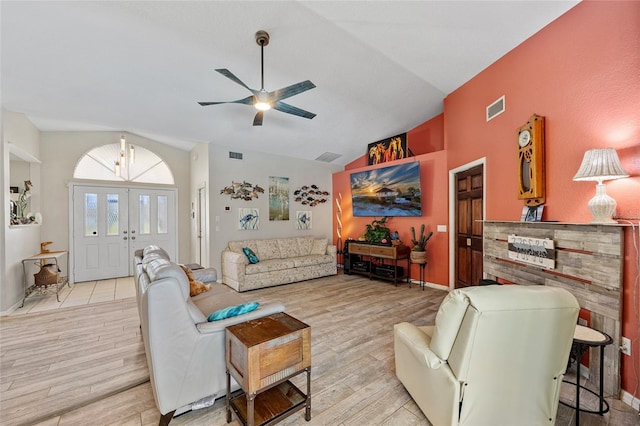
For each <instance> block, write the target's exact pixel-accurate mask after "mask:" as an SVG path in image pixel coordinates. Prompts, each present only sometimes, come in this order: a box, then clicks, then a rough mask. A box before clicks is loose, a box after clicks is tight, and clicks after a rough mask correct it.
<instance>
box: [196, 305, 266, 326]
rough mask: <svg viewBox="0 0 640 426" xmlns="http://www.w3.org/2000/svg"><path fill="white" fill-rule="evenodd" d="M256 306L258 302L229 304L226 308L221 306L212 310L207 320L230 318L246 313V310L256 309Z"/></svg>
mask: <svg viewBox="0 0 640 426" xmlns="http://www.w3.org/2000/svg"><path fill="white" fill-rule="evenodd" d="M258 306H260V304H259V303H258V302H251V303H243V304H242V305H237V306H229V307H227V308H223V309H220V310H217V311H215V312H213V313H212V314H211V315H209V318H207V321H209V322H211V321H220V320H223V319H225V318H231V317H235V316H238V315H242V314H246V313H248V312H251V311H255V310H256V309H258Z"/></svg>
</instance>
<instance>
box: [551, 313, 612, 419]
mask: <svg viewBox="0 0 640 426" xmlns="http://www.w3.org/2000/svg"><path fill="white" fill-rule="evenodd" d="M612 342H613V339H612V338H611V336H609V335H608V334H606V333H602V332H600V331H598V330H594V329H593V328H589V327H584V326H582V325H576V330H575V332H574V333H573V344H574V348H575V352H576V364H577V366H576V382H575V385H576V405H575V406H573V405H570V404H568V403H566V402H563V401H560V403H562V404H563V405H566V406H567V407H571V408H575V409H576V426H578V425H579V424H580V411H584V412H585V413H592V414H599V415H603V414H604V413H607V412H608V411H609V403H608V402H607V401H605V399H604V395H603V389H602V385H603V380H604V347H605V346H607V345H610V344H611V343H612ZM598 346H599V347H600V381H599V383H598V387H599V391H598V393H595V392H594V391H592V390H591V389H587V388H586V387H584V386H582V385H580V360H581V359H582V356H583V355H584V353H585V352H586V351H587V349H589V347H598ZM564 382H565V383H570V384H574V383H572V382H569V381H567V380H564ZM580 388H582V389H584V390H586V391H587V392H590V393H592V394H593V395H595V396H597V397H598V400H599V401H598V410H588V409H586V408H581V407H580Z"/></svg>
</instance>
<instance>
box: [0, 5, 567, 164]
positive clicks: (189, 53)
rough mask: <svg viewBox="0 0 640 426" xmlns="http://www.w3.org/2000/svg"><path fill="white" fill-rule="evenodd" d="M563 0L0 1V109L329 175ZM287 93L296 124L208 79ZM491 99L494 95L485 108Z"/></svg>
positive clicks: (410, 124)
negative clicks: (290, 162)
mask: <svg viewBox="0 0 640 426" xmlns="http://www.w3.org/2000/svg"><path fill="white" fill-rule="evenodd" d="M576 3H577V2H576V1H409V2H403V1H316V2H311V1H277V2H272V1H257V2H247V1H146V2H142V1H140V2H138V1H102V2H101V1H69V2H61V1H43V2H34V1H15V2H14V1H5V0H3V1H2V2H0V13H1V19H2V27H1V37H2V38H1V42H2V52H1V54H2V57H1V61H2V62H1V67H2V75H1V77H2V81H1V84H2V86H1V89H2V91H1V98H2V106H3V107H4V108H6V109H9V110H12V111H17V112H22V113H25V114H26V115H27V116H28V117H29V118H30V119H31V121H32V122H33V123H34V124H35V125H36V126H37V127H38V128H39V129H40V130H43V131H66V130H115V131H126V132H131V133H136V134H139V135H141V136H146V137H149V138H152V139H155V140H157V141H160V142H163V143H167V144H170V145H173V146H176V147H179V148H182V149H190V148H191V147H193V145H194V144H195V143H198V142H205V143H215V144H221V145H225V146H230V147H233V148H234V149H235V150H237V151H243V150H251V151H261V152H262V151H264V152H271V153H275V154H280V155H287V156H291V157H295V158H304V159H315V158H316V157H318V156H319V155H321V154H322V153H324V152H333V153H337V154H340V155H341V157H340V158H338V159H337V160H335V161H334V163H335V164H340V165H344V164H346V163H348V162H350V161H352V160H354V159H355V158H357V157H359V156H361V155H362V154H364V152H365V150H366V145H367V144H368V143H371V142H375V141H377V140H380V139H384V138H386V137H389V136H393V135H395V134H398V133H402V132H405V131H407V130H410V129H412V128H414V127H415V126H417V125H419V124H420V123H423V122H425V121H427V120H428V119H430V118H432V117H434V116H435V115H437V114H439V113H441V112H442V100H443V99H444V97H445V96H446V95H447V94H448V93H450V92H452V91H453V90H455V89H456V88H457V87H459V86H461V85H462V84H463V83H465V82H466V81H468V80H469V79H471V78H472V77H473V76H474V75H476V74H477V73H478V72H480V71H482V70H483V69H484V68H486V67H487V66H489V65H490V64H491V63H493V62H495V61H496V60H497V59H499V58H500V57H501V56H503V55H504V54H505V53H507V52H508V51H509V50H511V49H513V48H514V47H515V46H517V45H518V44H520V43H521V42H523V41H524V40H526V39H527V38H528V37H530V36H531V35H533V34H534V33H536V32H537V31H539V30H540V29H541V28H542V27H544V26H545V25H547V24H548V23H550V22H551V21H553V20H554V19H556V18H557V17H558V16H560V15H561V14H563V13H564V12H566V11H567V10H568V9H570V8H571V7H573V6H574V5H575V4H576ZM260 29H263V30H266V31H268V32H269V34H270V36H271V40H270V43H269V45H268V46H267V47H265V50H264V52H265V89H267V90H269V91H271V90H275V89H278V88H281V87H284V86H288V85H290V84H293V83H297V82H299V81H303V80H307V79H309V80H311V81H312V82H313V83H314V84H315V85H316V86H317V87H316V88H315V89H312V90H310V91H307V92H305V93H302V94H299V95H297V96H294V97H291V98H289V99H287V101H286V102H287V103H289V104H291V105H294V106H297V107H299V108H303V109H305V110H308V111H311V112H314V113H316V114H317V116H316V117H315V118H314V119H312V120H308V119H304V118H300V117H296V116H293V115H289V114H284V113H282V112H279V111H268V112H266V113H265V116H264V125H263V126H262V127H254V126H252V122H253V116H254V115H255V110H254V109H253V108H252V107H250V106H246V105H237V104H229V105H215V106H208V107H201V106H200V105H198V104H197V102H198V101H219V100H223V101H227V100H235V99H240V98H244V97H246V96H248V95H250V92H248V91H247V90H246V89H244V88H243V87H241V86H239V85H237V84H235V83H233V82H232V81H230V80H228V79H226V78H225V77H223V76H222V75H220V74H218V73H217V72H215V71H214V70H215V69H216V68H227V69H229V70H230V71H231V72H233V73H234V74H235V75H236V76H237V77H238V78H240V79H241V80H242V81H244V82H245V83H246V84H247V85H248V86H249V87H251V88H255V89H259V88H260V48H259V46H258V45H257V44H256V42H255V38H254V34H255V32H256V31H257V30H260ZM500 95H501V93H496V98H498V97H499V96H500Z"/></svg>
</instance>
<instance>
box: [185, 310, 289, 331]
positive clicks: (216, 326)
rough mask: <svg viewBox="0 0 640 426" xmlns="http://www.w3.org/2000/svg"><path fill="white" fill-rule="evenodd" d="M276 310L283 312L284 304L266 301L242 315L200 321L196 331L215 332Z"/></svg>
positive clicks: (274, 312) (276, 311)
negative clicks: (218, 319) (264, 303)
mask: <svg viewBox="0 0 640 426" xmlns="http://www.w3.org/2000/svg"><path fill="white" fill-rule="evenodd" d="M278 312H284V306H283V305H281V304H279V303H268V304H266V305H260V307H258V309H256V310H255V311H251V312H248V313H246V314H243V315H238V316H235V317H231V318H226V319H223V320H220V321H212V322H201V323H199V324H197V325H196V327H197V328H198V331H199V332H200V333H202V334H209V333H216V332H220V331H224V330H225V328H227V327H229V326H230V325H235V324H240V323H241V322H245V321H250V320H252V319H256V318H262V317H266V316H267V315H271V314H276V313H278Z"/></svg>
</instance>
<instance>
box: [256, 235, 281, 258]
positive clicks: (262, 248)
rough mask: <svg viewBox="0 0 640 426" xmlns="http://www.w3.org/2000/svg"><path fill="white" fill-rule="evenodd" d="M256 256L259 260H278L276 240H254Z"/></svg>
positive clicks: (278, 252)
mask: <svg viewBox="0 0 640 426" xmlns="http://www.w3.org/2000/svg"><path fill="white" fill-rule="evenodd" d="M256 247H257V248H258V250H256V254H257V255H258V257H259V258H260V259H261V260H269V259H280V258H281V257H282V256H280V248H279V247H278V240H275V239H273V240H256Z"/></svg>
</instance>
